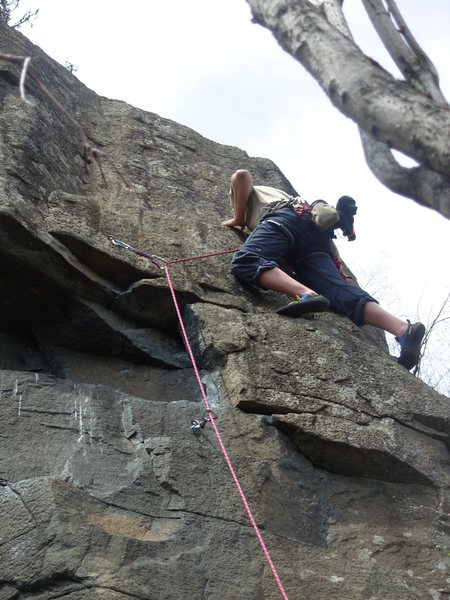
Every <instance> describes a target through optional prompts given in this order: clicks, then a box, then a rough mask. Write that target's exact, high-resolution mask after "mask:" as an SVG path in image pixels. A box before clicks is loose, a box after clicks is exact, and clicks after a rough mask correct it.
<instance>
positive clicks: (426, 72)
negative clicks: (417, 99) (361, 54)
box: [362, 0, 447, 106]
mask: <svg viewBox="0 0 450 600" xmlns="http://www.w3.org/2000/svg"><path fill="white" fill-rule="evenodd" d="M362 3H363V5H364V7H365V9H366V11H367V14H368V15H369V18H370V20H371V22H372V25H373V26H374V28H375V30H376V32H377V33H378V35H379V36H380V38H381V40H382V42H383V44H384V46H385V48H386V50H387V51H388V52H389V54H390V55H391V58H392V60H393V61H394V62H395V64H396V65H397V67H398V68H399V69H400V72H401V73H402V74H403V76H404V77H405V79H406V80H407V81H409V82H410V83H411V84H412V85H414V86H416V87H418V88H419V90H422V91H423V92H424V93H426V94H428V95H429V96H430V97H431V98H433V100H435V101H436V102H438V103H439V104H442V105H443V106H447V101H446V99H445V97H444V95H443V93H442V92H441V90H440V88H439V77H438V74H437V71H436V68H435V67H434V65H433V63H432V62H431V60H430V59H429V58H428V56H427V55H426V54H425V52H424V51H423V50H422V48H421V47H420V46H419V44H418V43H417V41H416V40H415V39H414V36H413V35H412V33H411V31H410V30H409V29H408V27H407V25H406V23H405V21H404V20H403V18H402V16H401V14H400V12H399V10H398V8H397V6H396V4H395V2H394V1H393V0H390V1H388V5H389V11H388V10H386V9H385V7H384V4H383V2H382V0H362ZM391 15H392V16H393V17H394V18H395V20H396V22H397V26H398V28H397V27H396V26H395V25H394V23H393V22H392V20H391Z"/></svg>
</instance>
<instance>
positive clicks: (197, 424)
mask: <svg viewBox="0 0 450 600" xmlns="http://www.w3.org/2000/svg"><path fill="white" fill-rule="evenodd" d="M108 239H109V240H110V241H111V242H112V243H113V244H114V245H115V246H117V247H119V248H123V249H125V250H129V251H130V252H134V253H135V254H138V255H139V256H143V257H145V258H148V259H149V260H151V261H152V263H153V264H154V265H155V266H157V267H158V268H159V269H161V270H162V269H164V273H165V275H166V278H167V283H168V285H169V289H170V293H171V295H172V300H173V304H174V306H175V311H176V313H177V317H178V321H179V323H180V328H181V332H182V334H183V338H184V342H185V345H186V348H187V351H188V354H189V358H190V359H191V363H192V367H193V369H194V373H195V376H196V378H197V382H198V385H199V388H200V391H201V393H202V397H203V402H204V403H205V406H206V410H205V412H204V413H203V416H202V418H201V419H194V420H193V421H192V423H191V429H204V427H205V425H206V423H208V422H209V423H211V425H212V427H213V429H214V433H215V434H216V437H217V440H218V442H219V446H220V449H221V450H222V453H223V455H224V458H225V462H226V463H227V466H228V469H229V471H230V473H231V476H232V478H233V480H234V483H235V484H236V487H237V489H238V492H239V495H240V496H241V499H242V503H243V504H244V507H245V509H246V511H247V514H248V517H249V519H250V522H251V524H252V526H253V529H254V531H255V533H256V537H257V538H258V541H259V543H260V546H261V548H262V551H263V552H264V555H265V557H266V559H267V562H268V563H269V566H270V569H271V571H272V573H273V576H274V578H275V581H276V582H277V585H278V588H279V590H280V592H281V595H282V596H283V599H284V600H289V598H288V596H287V594H286V592H285V590H284V588H283V584H282V583H281V579H280V577H279V575H278V572H277V570H276V568H275V565H274V563H273V561H272V557H271V556H270V554H269V551H268V549H267V547H266V544H265V543H264V540H263V538H262V535H261V532H260V531H259V527H258V525H257V523H256V520H255V517H254V516H253V513H252V511H251V508H250V505H249V503H248V501H247V498H246V496H245V494H244V490H243V489H242V486H241V484H240V482H239V479H238V477H237V475H236V472H235V470H234V468H233V465H232V464H231V460H230V457H229V456H228V452H227V450H226V448H225V445H224V443H223V441H222V437H221V435H220V432H219V430H218V428H217V425H216V419H217V415H216V414H215V413H214V412H213V410H212V409H211V407H210V405H209V402H208V398H207V397H206V393H205V388H204V386H203V383H202V380H201V378H200V373H199V371H198V368H197V363H196V361H195V358H194V354H193V352H192V348H191V345H190V343H189V339H188V336H187V333H186V329H185V326H184V323H183V319H182V317H181V312H180V308H179V306H178V302H177V298H176V296H175V290H174V288H173V285H172V280H171V278H170V274H169V269H168V265H171V264H176V263H180V262H185V261H188V260H196V259H201V258H207V257H211V256H222V255H224V254H231V253H234V252H236V251H237V250H238V248H234V249H232V250H223V251H220V252H209V253H207V254H202V255H200V256H190V257H187V258H178V259H174V260H165V259H163V258H161V257H160V256H157V255H156V254H149V253H147V252H143V251H142V250H138V249H137V248H134V247H133V246H131V245H130V244H127V243H126V242H122V241H121V240H117V239H116V238H115V237H114V236H112V235H109V236H108ZM158 260H159V261H160V262H161V263H164V267H162V266H161V265H160V264H159V263H158V262H157V261H158Z"/></svg>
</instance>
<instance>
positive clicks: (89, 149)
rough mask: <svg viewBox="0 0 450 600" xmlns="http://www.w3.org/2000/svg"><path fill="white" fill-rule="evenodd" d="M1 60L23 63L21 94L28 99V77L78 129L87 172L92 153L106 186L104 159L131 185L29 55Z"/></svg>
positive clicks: (24, 98) (9, 56)
mask: <svg viewBox="0 0 450 600" xmlns="http://www.w3.org/2000/svg"><path fill="white" fill-rule="evenodd" d="M0 60H4V61H6V62H10V63H14V64H22V65H23V66H22V73H21V77H20V84H19V88H20V95H21V98H22V99H23V100H25V101H26V97H25V83H26V79H27V77H28V78H29V79H31V80H32V81H33V82H34V83H35V84H36V85H37V86H38V88H39V89H40V90H41V91H42V92H43V93H44V94H45V95H46V96H47V98H48V99H49V100H50V102H51V103H52V104H53V105H54V106H55V107H56V108H57V109H58V110H59V112H61V113H62V114H63V115H64V116H65V117H66V118H67V119H68V120H69V121H70V122H71V123H72V124H73V125H74V127H75V128H76V129H77V130H78V134H79V136H80V138H81V141H82V143H83V158H84V168H85V173H86V174H88V173H89V169H88V157H89V155H92V158H93V159H94V161H95V162H96V164H97V166H98V168H99V170H100V173H101V176H102V180H103V183H104V185H105V187H108V184H107V181H106V177H105V174H104V171H103V167H102V162H101V160H102V159H105V160H106V161H107V162H108V163H109V164H110V165H111V167H112V168H113V169H114V171H115V172H116V174H117V175H118V176H119V177H120V179H121V181H122V183H123V184H124V185H125V187H127V188H128V187H129V185H128V183H127V181H126V179H125V178H124V177H123V175H122V173H121V172H120V170H119V169H118V167H117V166H116V164H115V163H114V161H112V160H111V159H110V158H109V156H107V154H106V153H105V152H103V151H102V150H100V149H99V148H97V147H96V146H94V145H92V144H91V142H90V140H89V138H88V136H87V134H86V132H85V130H84V128H83V127H82V126H81V125H80V123H78V121H77V120H76V119H74V118H73V117H72V115H71V114H70V113H69V111H68V110H67V109H66V108H64V106H63V105H62V104H61V103H60V102H59V101H58V100H57V99H56V98H55V96H54V95H53V94H52V93H51V92H50V90H49V89H48V88H47V87H46V86H45V85H44V84H43V83H42V82H41V81H40V80H39V79H38V78H37V77H35V76H34V75H33V74H32V72H31V71H30V69H29V68H28V67H29V64H30V61H31V57H29V56H13V55H11V54H0Z"/></svg>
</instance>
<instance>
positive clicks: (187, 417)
mask: <svg viewBox="0 0 450 600" xmlns="http://www.w3.org/2000/svg"><path fill="white" fill-rule="evenodd" d="M0 52H3V53H9V54H17V55H33V56H35V58H34V59H33V62H32V64H31V68H32V72H33V73H34V75H35V76H36V77H38V78H39V79H40V81H42V82H43V83H44V84H45V85H46V86H48V88H49V89H50V90H51V91H52V93H54V94H55V96H56V98H57V99H58V101H59V102H61V104H63V106H65V107H66V108H67V109H68V110H69V111H70V112H71V114H73V115H74V117H75V118H76V119H78V120H79V122H80V123H82V125H83V126H84V127H85V128H86V131H87V133H88V136H89V139H90V140H91V141H92V143H93V144H95V145H96V146H97V147H99V148H100V149H101V150H102V151H103V152H105V153H106V155H107V156H108V157H109V160H110V161H112V163H114V165H116V167H117V168H118V169H119V171H120V173H121V174H122V176H123V177H125V178H126V180H127V182H128V187H125V185H124V184H123V182H122V180H121V178H120V177H119V175H118V174H117V172H116V170H115V168H114V166H113V164H111V162H109V161H108V160H103V161H102V162H103V168H104V174H105V177H106V180H107V187H105V186H104V184H103V182H102V177H101V174H100V171H99V169H98V167H97V166H96V165H95V164H94V163H91V164H90V172H89V174H87V175H86V174H85V173H84V165H83V158H82V155H83V148H82V144H81V142H80V139H79V136H78V132H77V130H76V128H75V127H73V126H72V125H71V124H70V123H69V122H68V120H67V119H66V118H65V117H64V115H63V114H61V113H60V112H58V111H57V110H56V109H55V107H54V106H53V105H52V104H51V103H50V102H49V100H48V98H46V97H45V96H44V95H43V94H42V92H41V91H40V90H39V89H38V88H37V87H36V85H35V84H33V82H31V81H30V82H29V85H28V99H29V102H28V103H25V102H23V100H21V99H20V96H19V93H18V87H17V83H18V77H19V71H18V70H17V68H16V67H14V66H12V65H11V64H8V63H5V62H1V63H0V107H1V112H0V164H1V171H0V267H1V269H0V279H1V281H0V284H1V285H0V306H1V309H2V310H1V311H0V416H1V429H0V511H1V523H2V527H1V528H0V598H1V599H2V600H7V599H8V600H9V599H16V598H30V599H33V600H38V599H39V600H44V599H45V600H48V599H51V598H60V597H65V598H67V599H70V600H81V599H83V600H84V599H88V600H94V599H102V600H103V599H104V600H122V599H123V600H125V599H126V598H127V599H128V598H140V599H152V600H153V599H155V600H156V599H167V600H171V599H174V600H175V599H177V600H179V599H195V600H197V599H200V598H205V599H206V598H208V599H209V600H213V599H217V600H219V599H220V600H222V599H230V600H232V599H233V600H235V599H237V598H239V599H242V600H247V599H248V600H254V599H272V598H274V599H275V598H280V597H281V594H280V590H279V589H278V587H277V585H276V582H275V579H274V577H273V574H272V572H271V570H270V568H269V566H268V563H267V561H266V558H265V556H264V554H263V552H262V551H261V548H260V545H259V543H258V540H257V537H256V535H255V532H254V530H253V528H252V526H251V524H250V521H249V518H248V515H247V512H246V510H245V508H244V506H243V504H242V502H241V499H240V497H239V494H238V492H237V489H236V486H235V484H234V482H233V479H232V477H231V475H230V473H229V471H228V468H227V466H226V463H225V460H224V458H223V455H222V453H221V450H220V447H219V444H218V441H217V438H216V436H215V433H214V430H213V428H212V426H211V424H210V423H207V425H206V426H205V428H204V429H198V430H192V429H191V427H190V426H191V422H192V420H193V419H199V418H201V417H202V415H203V412H204V408H205V407H204V403H203V399H202V394H201V391H200V389H199V386H198V384H197V381H196V378H195V375H194V372H193V369H192V366H191V364H190V361H189V357H188V355H187V352H186V350H185V348H184V344H183V341H182V337H181V335H180V333H179V326H178V322H177V317H176V313H175V309H174V306H173V302H172V299H171V294H170V290H169V288H168V283H167V280H166V277H165V275H164V272H163V271H161V270H159V269H158V268H157V267H156V266H155V265H153V264H152V263H151V262H149V261H148V260H147V259H145V258H143V257H140V256H136V255H134V254H132V253H129V252H127V251H125V250H120V249H119V248H117V247H115V246H113V245H112V244H111V242H110V241H109V239H108V235H114V236H116V237H117V238H119V239H123V240H125V241H127V242H128V243H131V244H132V245H134V246H136V247H138V248H141V249H143V250H145V251H147V252H151V253H155V254H158V255H160V256H162V257H165V258H167V259H169V260H173V259H177V258H182V257H189V256H195V255H199V254H204V253H207V252H215V251H222V250H226V249H231V248H235V247H237V246H239V245H240V243H241V242H242V239H243V234H241V233H239V232H237V231H231V230H229V229H224V228H221V227H220V221H221V219H223V218H225V217H226V216H228V215H229V200H228V196H227V193H228V186H229V177H230V174H231V173H232V172H233V171H234V170H236V169H237V168H240V167H242V168H248V169H250V170H251V171H252V172H253V174H254V176H255V179H256V180H257V181H261V182H264V183H267V184H270V185H274V186H277V187H283V188H285V189H288V191H294V190H292V188H291V186H290V184H289V182H288V181H287V180H286V179H285V177H284V176H283V174H282V173H281V172H280V171H279V170H278V168H277V167H276V166H275V165H274V164H273V163H272V162H271V161H270V160H267V159H262V158H251V157H249V156H248V155H247V154H246V153H245V152H243V151H241V150H239V149H238V148H234V147H230V146H222V145H219V144H216V143H214V142H211V141H210V140H207V139H205V138H203V137H202V136H200V135H199V134H197V133H196V132H194V131H192V130H190V129H188V128H186V127H183V126H182V125H179V124H177V123H174V122H171V121H169V120H167V119H163V118H161V117H159V116H158V115H155V114H151V113H146V112H144V111H141V110H138V109H136V108H133V107H131V106H128V105H126V104H125V103H123V102H118V101H112V100H108V99H105V98H101V97H98V96H96V95H95V94H94V93H93V92H91V91H90V90H88V89H87V88H85V87H84V86H83V85H82V84H81V83H80V82H79V81H78V80H77V79H76V78H75V77H74V76H73V75H71V74H70V73H68V72H67V71H66V70H65V69H64V68H62V67H61V66H59V65H57V64H56V63H54V62H53V61H52V60H51V59H49V58H48V57H46V56H45V55H43V53H42V52H41V51H40V50H39V49H38V48H36V47H33V46H32V45H31V44H30V43H29V42H28V41H27V40H26V39H25V38H24V37H23V36H21V35H20V34H19V33H17V32H13V31H11V30H10V29H9V28H7V27H5V26H3V25H0ZM229 260H230V257H229V256H228V255H225V256H217V257H211V258H208V259H203V260H196V261H191V262H183V263H177V264H173V265H170V267H169V273H170V276H171V279H172V281H173V286H174V289H175V292H176V296H177V299H178V302H179V304H180V309H181V312H182V314H183V319H184V322H185V325H186V330H187V334H188V337H189V339H190V342H191V344H192V347H193V351H194V355H195V357H196V360H197V363H198V366H199V370H200V376H201V379H202V381H203V385H204V388H205V390H206V393H207V397H208V401H209V403H210V405H211V407H212V408H213V410H214V411H215V413H216V414H217V417H218V418H217V421H216V424H217V427H218V428H219V431H220V434H221V436H222V439H223V441H224V444H225V446H226V448H227V450H228V453H229V455H230V459H231V461H232V463H233V465H234V468H235V470H236V472H237V475H238V477H239V480H240V482H241V485H242V487H243V489H244V492H245V494H246V496H247V498H248V501H249V504H250V507H251V509H252V511H253V514H254V515H255V519H256V522H257V524H258V527H259V528H260V530H261V533H262V535H263V538H264V541H265V543H266V545H267V547H268V550H269V552H270V554H271V557H272V560H273V562H274V564H275V567H276V569H277V571H278V573H279V576H280V578H281V581H282V583H283V586H284V588H285V590H286V593H287V594H288V596H289V598H291V600H292V599H294V598H295V599H301V600H307V599H310V600H317V599H322V598H329V599H331V600H333V599H336V600H338V599H339V600H343V599H345V600H369V599H370V600H412V599H417V600H424V599H426V598H429V599H430V600H444V599H445V598H448V597H449V590H450V588H449V579H448V577H449V575H448V571H447V569H448V553H449V543H448V514H449V506H448V505H449V502H448V450H447V448H448V442H449V439H448V438H449V427H448V422H449V410H448V399H447V398H444V397H443V396H441V395H439V394H438V393H436V392H435V391H433V390H432V389H430V388H428V387H427V386H426V385H424V384H423V383H422V382H420V381H418V380H416V379H415V378H414V377H412V375H411V374H410V373H408V372H406V371H405V370H404V369H403V368H402V367H400V366H399V365H397V363H396V361H395V359H394V358H393V357H390V356H389V355H388V354H387V351H386V345H385V343H384V341H383V338H382V336H380V335H378V334H377V333H376V332H374V330H371V329H370V328H362V329H359V328H357V327H355V326H354V325H353V324H352V323H351V322H350V321H349V320H347V319H346V318H344V317H341V316H339V315H334V314H331V313H329V314H321V315H318V316H316V318H315V319H313V320H308V319H298V320H291V319H289V318H285V317H279V316H277V315H276V314H275V313H274V309H275V308H276V307H277V306H280V305H281V304H282V303H284V302H285V298H282V297H281V296H279V295H277V294H273V293H269V292H264V291H261V290H253V289H248V288H245V287H243V286H241V285H240V284H239V283H238V282H237V281H235V280H234V278H233V276H232V275H231V274H230V272H229Z"/></svg>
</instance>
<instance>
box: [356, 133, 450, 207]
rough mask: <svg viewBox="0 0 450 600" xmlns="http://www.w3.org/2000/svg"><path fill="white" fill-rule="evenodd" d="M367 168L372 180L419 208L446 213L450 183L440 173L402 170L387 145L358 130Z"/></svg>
mask: <svg viewBox="0 0 450 600" xmlns="http://www.w3.org/2000/svg"><path fill="white" fill-rule="evenodd" d="M359 133H360V136H361V141H362V145H363V150H364V155H365V157H366V162H367V165H368V166H369V168H370V170H371V171H372V173H373V174H374V175H375V177H376V178H377V179H378V180H379V181H381V183H383V184H384V185H385V186H386V187H387V188H389V189H390V190H391V191H392V192H394V193H396V194H400V195H401V196H406V197H407V198H411V199H412V200H414V201H416V202H418V203H419V204H421V205H422V206H426V207H428V208H434V209H435V210H437V211H439V212H441V213H442V214H444V215H445V214H446V210H447V208H448V207H449V206H450V180H449V178H448V177H444V176H443V175H440V174H439V173H435V172H434V171H432V170H430V169H427V168H426V167H424V166H423V165H421V166H418V167H410V168H408V167H403V166H402V165H400V164H399V163H398V162H397V160H396V159H395V157H394V155H393V154H392V151H391V149H390V148H389V146H388V145H387V144H383V143H382V142H377V141H376V140H374V139H373V138H372V137H371V136H370V135H368V134H367V133H366V132H365V131H363V130H362V129H361V128H360V130H359Z"/></svg>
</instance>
